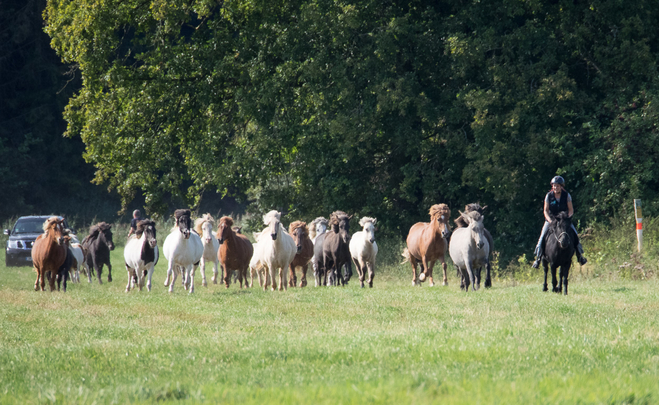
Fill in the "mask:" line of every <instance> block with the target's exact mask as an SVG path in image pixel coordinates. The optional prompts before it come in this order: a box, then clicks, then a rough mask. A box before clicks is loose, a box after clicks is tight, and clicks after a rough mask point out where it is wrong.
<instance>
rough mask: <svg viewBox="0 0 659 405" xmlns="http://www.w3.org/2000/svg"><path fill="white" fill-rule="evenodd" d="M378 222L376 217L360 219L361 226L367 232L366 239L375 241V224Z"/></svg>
mask: <svg viewBox="0 0 659 405" xmlns="http://www.w3.org/2000/svg"><path fill="white" fill-rule="evenodd" d="M377 222H378V220H377V219H375V218H370V217H363V218H362V219H360V220H359V226H361V227H362V230H363V231H364V233H365V234H366V240H368V241H369V242H371V243H373V242H375V224H376V223H377Z"/></svg>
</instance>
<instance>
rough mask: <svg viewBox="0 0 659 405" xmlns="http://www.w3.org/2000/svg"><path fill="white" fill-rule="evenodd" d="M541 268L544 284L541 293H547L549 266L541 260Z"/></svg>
mask: <svg viewBox="0 0 659 405" xmlns="http://www.w3.org/2000/svg"><path fill="white" fill-rule="evenodd" d="M542 267H544V269H545V283H544V284H543V285H542V291H545V292H546V291H549V288H547V273H549V266H548V265H547V261H546V260H543V261H542Z"/></svg>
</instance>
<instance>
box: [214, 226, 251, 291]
mask: <svg viewBox="0 0 659 405" xmlns="http://www.w3.org/2000/svg"><path fill="white" fill-rule="evenodd" d="M232 225H233V219H232V218H231V217H222V218H220V225H219V226H218V229H217V235H216V236H217V240H218V242H219V243H220V248H219V250H218V251H217V257H218V259H220V262H222V265H223V266H224V274H223V278H224V285H225V286H226V288H229V284H230V283H231V274H232V273H233V271H234V270H237V273H238V280H239V281H240V288H243V280H244V281H245V287H247V269H249V261H250V259H251V258H252V255H253V254H254V247H253V246H252V243H251V242H250V241H249V239H247V236H245V235H243V234H241V233H238V232H237V231H235V230H233V229H232V228H231V227H232Z"/></svg>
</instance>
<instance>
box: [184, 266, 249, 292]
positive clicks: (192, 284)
mask: <svg viewBox="0 0 659 405" xmlns="http://www.w3.org/2000/svg"><path fill="white" fill-rule="evenodd" d="M198 265H199V262H197V263H195V264H193V265H192V268H191V269H190V273H189V277H188V281H189V282H190V294H192V293H193V292H194V273H195V270H197V266H198ZM240 288H242V283H241V285H240Z"/></svg>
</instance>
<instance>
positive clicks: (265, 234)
mask: <svg viewBox="0 0 659 405" xmlns="http://www.w3.org/2000/svg"><path fill="white" fill-rule="evenodd" d="M280 218H281V213H280V212H277V211H275V210H273V211H270V212H268V213H267V214H265V215H264V216H263V223H264V224H265V225H267V228H265V229H264V230H263V231H261V233H260V234H258V235H255V236H256V244H255V245H254V256H252V260H251V261H250V263H249V267H250V269H251V270H252V273H253V272H254V271H257V272H258V274H259V284H260V285H261V286H262V287H263V289H264V290H266V289H267V288H268V284H270V283H272V291H275V290H276V289H277V288H279V290H280V291H281V290H285V289H287V284H288V283H287V280H286V279H287V278H288V275H287V273H286V270H287V269H288V268H289V267H290V265H291V262H293V258H295V254H296V253H297V247H296V245H295V241H294V240H293V238H292V237H291V235H289V234H288V232H286V229H285V228H284V226H283V225H282V224H281V222H280ZM277 270H279V280H278V283H277V282H276V281H275V276H276V275H277ZM261 272H265V282H262V281H261ZM268 274H269V276H268Z"/></svg>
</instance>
